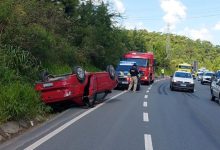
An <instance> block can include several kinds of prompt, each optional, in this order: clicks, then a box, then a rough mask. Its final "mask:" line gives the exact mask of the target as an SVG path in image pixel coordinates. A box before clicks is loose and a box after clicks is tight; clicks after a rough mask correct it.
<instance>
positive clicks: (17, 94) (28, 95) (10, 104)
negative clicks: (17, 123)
mask: <svg viewBox="0 0 220 150" xmlns="http://www.w3.org/2000/svg"><path fill="white" fill-rule="evenodd" d="M0 98H1V100H0V122H4V121H7V120H19V119H31V118H33V117H35V116H37V115H43V114H44V113H45V112H47V111H49V109H48V108H47V107H45V106H44V104H43V103H42V102H41V101H40V98H39V95H38V94H37V93H36V92H35V90H34V88H33V87H32V86H30V85H29V84H27V83H21V82H15V83H11V84H10V83H9V84H8V85H5V86H1V87H0Z"/></svg>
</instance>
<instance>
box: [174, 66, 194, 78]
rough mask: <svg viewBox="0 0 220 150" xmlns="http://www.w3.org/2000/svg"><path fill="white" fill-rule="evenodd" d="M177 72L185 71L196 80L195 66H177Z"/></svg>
mask: <svg viewBox="0 0 220 150" xmlns="http://www.w3.org/2000/svg"><path fill="white" fill-rule="evenodd" d="M177 71H185V72H189V73H191V74H192V76H193V78H194V79H195V74H194V72H193V66H192V65H191V64H188V63H182V64H178V65H177Z"/></svg>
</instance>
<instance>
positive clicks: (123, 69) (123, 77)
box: [116, 61, 141, 90]
mask: <svg viewBox="0 0 220 150" xmlns="http://www.w3.org/2000/svg"><path fill="white" fill-rule="evenodd" d="M134 63H135V62H130V61H120V63H119V64H118V66H117V67H116V74H117V76H118V85H117V88H119V89H128V86H129V84H130V82H131V76H130V73H129V71H130V69H131V67H132V66H133V64H134ZM140 85H141V82H140V78H138V84H137V90H140Z"/></svg>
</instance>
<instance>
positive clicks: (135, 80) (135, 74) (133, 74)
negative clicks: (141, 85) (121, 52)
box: [128, 63, 139, 92]
mask: <svg viewBox="0 0 220 150" xmlns="http://www.w3.org/2000/svg"><path fill="white" fill-rule="evenodd" d="M130 75H131V82H130V84H129V87H128V91H130V90H131V88H132V86H134V87H133V91H134V92H135V91H136V89H137V83H138V75H139V72H138V69H137V65H136V63H135V64H134V65H133V66H132V67H131V69H130Z"/></svg>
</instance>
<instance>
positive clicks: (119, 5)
mask: <svg viewBox="0 0 220 150" xmlns="http://www.w3.org/2000/svg"><path fill="white" fill-rule="evenodd" d="M102 2H104V3H107V2H109V3H112V4H113V7H115V9H116V11H117V12H118V13H124V12H125V6H124V4H123V2H122V0H93V3H94V4H95V5H100V4H101V3H102Z"/></svg>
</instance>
